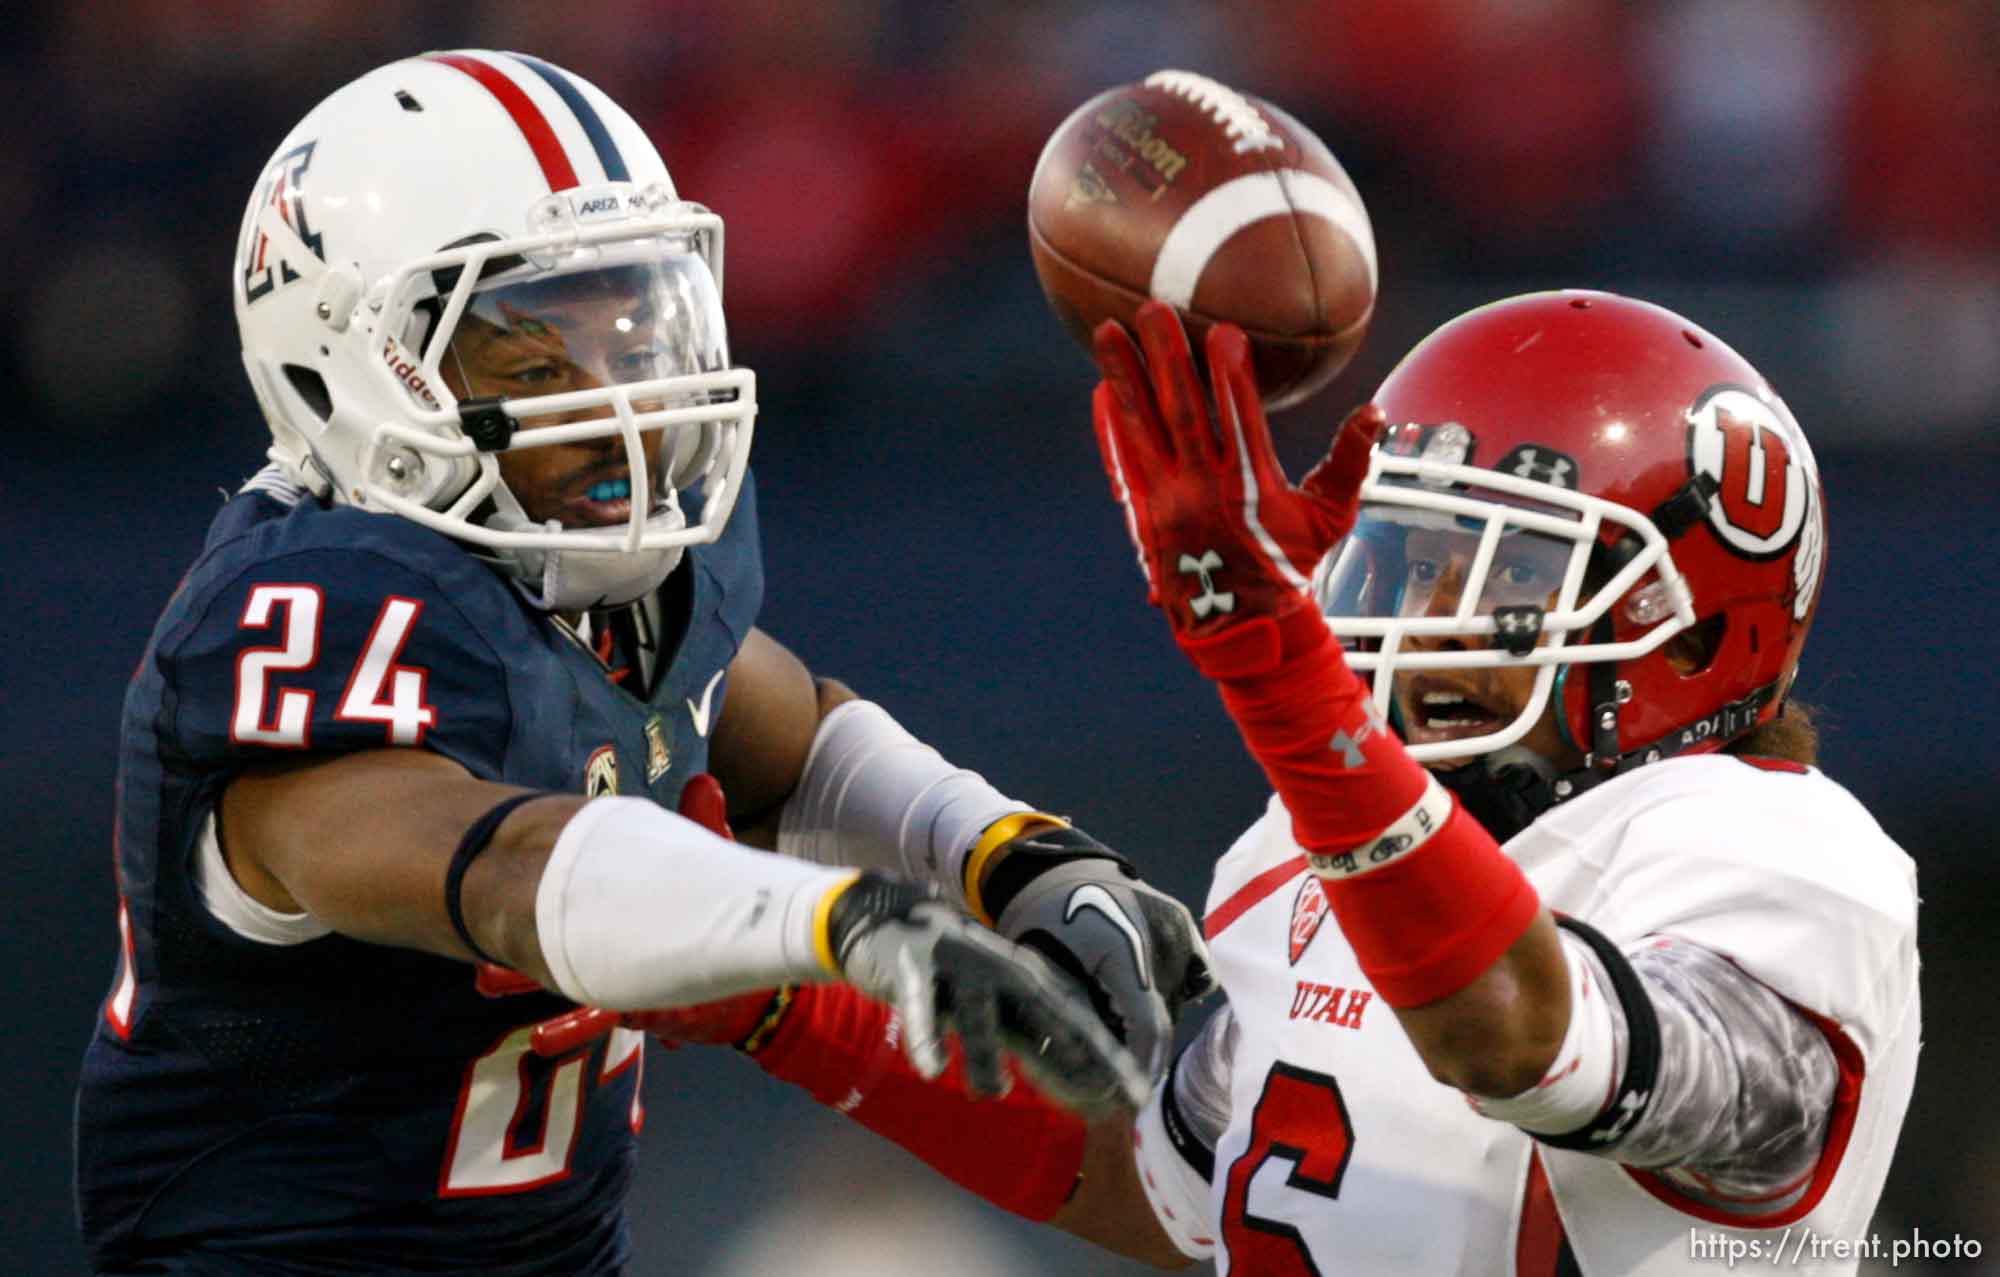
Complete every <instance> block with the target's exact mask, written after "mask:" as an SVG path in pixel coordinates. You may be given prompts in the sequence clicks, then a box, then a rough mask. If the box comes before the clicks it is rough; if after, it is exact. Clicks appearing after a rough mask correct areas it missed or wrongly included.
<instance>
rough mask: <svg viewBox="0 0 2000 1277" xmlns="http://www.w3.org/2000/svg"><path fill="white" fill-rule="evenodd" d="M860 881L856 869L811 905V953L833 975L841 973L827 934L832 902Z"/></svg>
mask: <svg viewBox="0 0 2000 1277" xmlns="http://www.w3.org/2000/svg"><path fill="white" fill-rule="evenodd" d="M860 881H861V871H860V870H858V869H857V870H855V871H854V873H853V874H852V875H850V876H849V877H847V878H846V879H844V880H842V881H841V882H840V883H838V884H837V885H835V886H833V887H831V888H829V889H828V890H827V893H826V894H825V895H823V896H821V897H820V898H819V903H818V904H816V905H814V906H813V921H812V930H813V954H814V955H815V956H816V957H818V958H819V961H820V965H821V966H823V967H825V968H826V969H827V970H828V971H831V972H832V973H833V974H835V975H840V974H841V970H840V959H838V958H836V957H834V956H833V938H832V937H831V936H829V935H828V934H827V924H828V923H829V921H831V919H832V917H833V902H834V901H836V900H838V899H840V898H841V897H842V896H843V895H845V894H847V889H848V888H850V887H852V886H853V885H854V884H855V883H857V882H860Z"/></svg>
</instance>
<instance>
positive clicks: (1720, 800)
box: [1568, 754, 1917, 1041]
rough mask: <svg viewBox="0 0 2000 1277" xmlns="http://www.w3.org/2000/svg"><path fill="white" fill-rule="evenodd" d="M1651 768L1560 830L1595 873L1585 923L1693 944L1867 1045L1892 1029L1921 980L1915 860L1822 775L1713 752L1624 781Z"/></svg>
mask: <svg viewBox="0 0 2000 1277" xmlns="http://www.w3.org/2000/svg"><path fill="white" fill-rule="evenodd" d="M1647 772H1657V773H1658V774H1657V775H1655V776H1652V777H1650V778H1648V782H1647V783H1646V784H1645V785H1643V786H1638V785H1635V786H1633V787H1631V789H1630V790H1629V792H1627V793H1626V794H1625V795H1624V796H1623V797H1622V798H1619V800H1618V801H1617V802H1616V803H1614V804H1612V805H1610V806H1608V807H1606V808H1604V809H1602V810H1600V811H1598V812H1597V813H1596V819H1595V824H1594V825H1593V826H1592V827H1589V828H1582V827H1576V826H1572V827H1571V828H1570V829H1569V830H1568V832H1569V834H1570V842H1571V846H1572V847H1573V848H1574V850H1575V852H1576V853H1577V854H1578V855H1579V856H1581V857H1586V858H1591V859H1595V860H1596V861H1597V862H1598V863H1599V864H1601V865H1602V867H1603V870H1604V872H1603V876H1602V879H1601V886H1600V892H1599V894H1598V898H1597V899H1596V900H1595V901H1594V902H1592V904H1591V906H1590V908H1589V909H1588V910H1587V911H1586V912H1585V913H1584V914H1583V915H1582V916H1583V917H1584V918H1585V920H1586V921H1589V922H1592V923H1593V924H1595V925H1597V926H1598V927H1599V928H1600V929H1601V930H1604V931H1605V932H1606V934H1608V935H1611V936H1612V937H1613V938H1614V939H1616V940H1619V941H1620V942H1621V943H1625V944H1630V943H1633V942H1636V941H1638V940H1640V939H1642V938H1643V937H1644V936H1646V935H1654V934H1671V935H1675V936H1679V937H1681V938H1683V939H1686V940H1690V941H1693V942H1694V943H1696V944H1700V945H1702V946H1704V947H1706V948H1709V949H1711V950H1713V951H1715V952H1717V953H1720V954H1722V955H1724V956H1725V957H1728V958H1729V959H1731V960H1732V961H1733V962H1735V963H1736V964H1737V965H1738V966H1739V967H1741V968H1743V969H1744V970H1745V971H1747V972H1749V973H1750V974H1751V975H1752V976H1754V977H1755V978H1757V979H1758V980H1760V981H1762V982H1763V983H1765V984H1767V985H1769V986H1771V987H1772V988H1774V989H1776V990H1777V991H1778V992H1779V993H1781V994H1783V995H1784V996H1785V997H1787V998H1789V999H1791V1000H1792V1001H1793V1002H1795V1003H1798V1004H1799V1005H1801V1006H1803V1007H1805V1008H1807V1009H1808V1010H1811V1011H1814V1012H1816V1013H1818V1014H1820V1015H1825V1016H1830V1017H1832V1018H1833V1019H1835V1020H1838V1021H1840V1022H1842V1023H1843V1024H1846V1025H1849V1026H1850V1027H1851V1028H1853V1029H1854V1030H1855V1031H1856V1032H1857V1036H1858V1037H1861V1038H1862V1039H1864V1041H1865V1039H1866V1038H1867V1037H1868V1036H1869V1026H1882V1027H1884V1028H1885V1029H1886V1026H1893V1025H1894V1024H1896V1023H1897V1021H1898V1017H1899V1016H1900V1014H1901V1009H1902V1006H1903V1004H1904V1003H1905V1002H1906V1001H1907V999H1908V997H1909V996H1911V994H1912V993H1913V991H1914V989H1915V982H1916V911H1917V886H1916V866H1915V864H1914V862H1913V861H1912V860H1911V859H1910V857H1909V855H1908V854H1907V853H1906V852H1904V851H1903V849H1902V848H1901V847H1899V846H1897V845H1896V843H1895V842H1894V841H1893V840H1891V839H1890V838H1889V836H1888V835H1887V834H1886V833H1884V832H1883V830H1882V828H1881V826H1880V825H1878V824H1877V823H1876V822H1875V820H1874V818H1873V817H1872V816H1870V815H1869V813H1868V811H1867V809H1866V808H1864V807H1863V806H1862V805H1861V804H1860V802H1859V801H1858V800H1856V799H1855V797H1854V796H1853V795H1852V794H1850V793H1849V792H1848V791H1847V790H1846V789H1844V788H1842V787H1841V786H1840V785H1838V784H1836V783H1835V782H1833V781H1832V780H1830V779H1828V778H1827V777H1826V776H1825V775H1824V774H1823V773H1821V772H1819V771H1818V770H1816V769H1805V770H1803V771H1793V770H1789V769H1770V768H1763V767H1757V766H1753V765H1750V764H1746V763H1745V762H1743V761H1742V760H1741V759H1737V758H1733V757H1730V756H1727V755H1719V754H1718V755H1707V756H1704V757H1699V758H1688V759H1675V760H1671V761H1669V762H1665V763H1658V764H1654V765H1653V766H1652V767H1647V768H1643V769H1641V771H1640V772H1638V773H1635V774H1634V777H1633V778H1634V779H1635V780H1636V779H1637V778H1638V777H1640V776H1644V775H1645V773H1647ZM1603 788H1604V789H1606V790H1609V789H1611V788H1612V786H1610V785H1607V786H1604V787H1603ZM1591 796H1592V795H1587V796H1586V797H1591ZM1612 797H1615V798H1616V797H1618V796H1617V795H1612ZM1575 814H1578V815H1581V814H1585V813H1583V812H1579V813H1575Z"/></svg>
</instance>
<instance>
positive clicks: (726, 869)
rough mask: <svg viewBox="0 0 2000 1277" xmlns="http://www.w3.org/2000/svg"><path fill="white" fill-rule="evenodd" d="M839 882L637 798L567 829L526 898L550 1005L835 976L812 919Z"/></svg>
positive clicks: (667, 998) (639, 1003)
mask: <svg viewBox="0 0 2000 1277" xmlns="http://www.w3.org/2000/svg"><path fill="white" fill-rule="evenodd" d="M852 877H853V875H852V874H851V873H845V872H840V871H837V870H829V869H822V868H819V867H817V866H813V865H805V864H800V863H799V862H798V861H795V860H787V859H785V858H784V857H783V856H774V855H771V854H769V853H768V852H762V851H757V850H755V849H753V848H748V847H743V846H740V845H739V844H736V843H732V842H729V841H728V840H726V839H723V838H719V837H717V836H716V835H715V834H713V833H710V832H709V831H708V830H706V829H704V828H702V827H701V826H700V825H697V824H696V823H694V822H693V821H691V820H687V819H684V818H683V817H680V816H677V815H675V814H674V813H672V812H670V811H667V810H666V809H665V808H663V807H660V806H658V805H656V804H654V803H651V802H648V801H646V800H645V799H641V798H598V799H593V800H592V801H590V802H588V803H585V804H584V805H583V806H582V807H581V808H580V809H578V811H577V813H576V815H574V816H572V817H571V818H570V821H569V823H568V824H567V825H565V826H563V831H562V833H561V835H559V836H558V837H557V839H556V845H555V849H554V850H553V851H551V852H550V853H549V859H548V864H547V865H546V866H545V867H544V868H543V870H542V878H541V883H540V885H539V886H538V887H537V888H536V891H535V924H536V927H537V929H538V931H539V933H540V940H541V946H542V958H543V960H544V961H545V962H546V963H547V964H548V968H549V974H550V975H551V976H553V977H554V979H555V983H556V987H557V988H558V989H560V990H561V991H562V993H563V996H565V997H567V998H570V999H571V1000H573V1001H575V1002H578V1003H581V1004H583V1005H585V1006H594V1007H603V1008H605V1009H607V1010H612V1011H639V1010H647V1009H653V1008H660V1007H674V1006H688V1005H692V1004H694V1003H697V1002H707V1001H710V1000H712V999H715V998H721V997H727V996H729V995H731V994H736V993H746V992H749V991H750V990H752V989H766V988H772V987H775V986H777V985H780V984H784V983H786V982H787V981H792V982H800V981H816V980H831V979H833V978H835V975H834V973H833V972H831V971H829V970H828V969H827V967H826V965H825V964H824V963H822V962H821V961H820V958H819V956H818V954H817V952H816V950H815V944H816V934H815V926H816V920H815V918H814V911H815V909H816V908H817V906H818V905H819V903H820V901H821V900H823V899H824V898H825V897H826V895H827V893H828V892H829V891H831V890H832V889H833V888H834V887H836V886H838V885H839V884H840V883H842V882H845V881H847V880H848V879H850V878H852Z"/></svg>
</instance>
